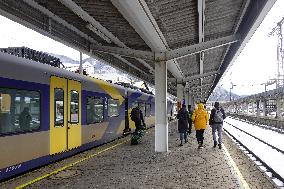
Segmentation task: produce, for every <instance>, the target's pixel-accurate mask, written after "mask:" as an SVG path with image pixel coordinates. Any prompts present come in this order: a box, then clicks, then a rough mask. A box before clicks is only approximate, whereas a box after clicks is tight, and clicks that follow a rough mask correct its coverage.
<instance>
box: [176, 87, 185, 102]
mask: <svg viewBox="0 0 284 189" xmlns="http://www.w3.org/2000/svg"><path fill="white" fill-rule="evenodd" d="M183 89H184V87H183V85H182V84H179V83H178V84H177V101H178V104H179V103H180V105H182V100H183Z"/></svg>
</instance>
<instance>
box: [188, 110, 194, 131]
mask: <svg viewBox="0 0 284 189" xmlns="http://www.w3.org/2000/svg"><path fill="white" fill-rule="evenodd" d="M187 108H188V114H189V121H188V135H190V134H191V130H192V119H191V117H192V114H193V111H192V109H191V105H188V106H187Z"/></svg>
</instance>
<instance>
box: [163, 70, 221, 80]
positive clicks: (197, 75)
mask: <svg viewBox="0 0 284 189" xmlns="http://www.w3.org/2000/svg"><path fill="white" fill-rule="evenodd" d="M219 73H220V71H212V72H207V73H203V74H196V75H193V76H190V77H186V78H184V79H176V78H169V79H168V82H171V83H174V82H178V83H179V82H180V83H182V82H187V81H192V80H195V79H200V78H204V77H208V76H212V75H216V74H219Z"/></svg>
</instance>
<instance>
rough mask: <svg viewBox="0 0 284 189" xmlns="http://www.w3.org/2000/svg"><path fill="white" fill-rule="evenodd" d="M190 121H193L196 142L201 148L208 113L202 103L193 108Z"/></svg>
mask: <svg viewBox="0 0 284 189" xmlns="http://www.w3.org/2000/svg"><path fill="white" fill-rule="evenodd" d="M192 121H193V123H194V127H195V131H196V139H197V142H198V149H200V148H203V140H204V137H203V135H204V130H205V129H206V125H207V122H208V114H207V111H206V110H204V106H203V104H202V103H199V104H198V105H197V109H195V110H194V112H193V115H192Z"/></svg>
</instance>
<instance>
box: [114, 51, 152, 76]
mask: <svg viewBox="0 0 284 189" xmlns="http://www.w3.org/2000/svg"><path fill="white" fill-rule="evenodd" d="M113 56H114V57H115V58H117V59H119V60H121V61H122V62H124V63H125V64H127V65H128V66H130V67H132V68H134V69H136V70H138V71H140V72H141V73H144V74H147V73H146V72H145V71H143V70H141V69H140V68H138V67H136V66H135V65H133V64H131V63H130V62H129V61H128V60H126V59H124V58H122V57H121V56H119V55H117V54H113Z"/></svg>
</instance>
